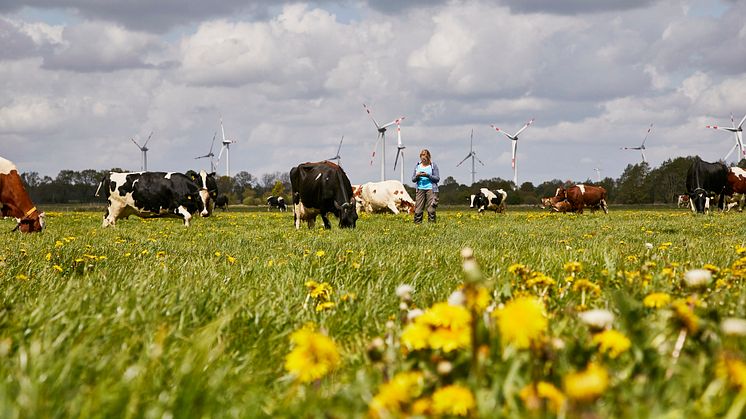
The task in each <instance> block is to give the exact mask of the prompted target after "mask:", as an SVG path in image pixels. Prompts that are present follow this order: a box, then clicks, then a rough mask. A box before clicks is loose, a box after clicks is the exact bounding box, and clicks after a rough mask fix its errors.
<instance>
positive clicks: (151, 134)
mask: <svg viewBox="0 0 746 419" xmlns="http://www.w3.org/2000/svg"><path fill="white" fill-rule="evenodd" d="M152 136H153V131H150V135H148V139H147V140H145V144H143V145H142V147H143V148H145V146H147V145H148V141H150V137H152Z"/></svg>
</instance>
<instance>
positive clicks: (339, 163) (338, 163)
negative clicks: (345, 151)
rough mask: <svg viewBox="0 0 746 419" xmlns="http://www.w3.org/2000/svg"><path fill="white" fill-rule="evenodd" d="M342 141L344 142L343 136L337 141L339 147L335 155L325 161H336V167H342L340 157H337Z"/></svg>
mask: <svg viewBox="0 0 746 419" xmlns="http://www.w3.org/2000/svg"><path fill="white" fill-rule="evenodd" d="M344 140H345V136H344V135H343V136H342V139H341V140H339V147H337V155H336V156H334V157H332V158H331V159H327V160H328V161H333V160H336V161H337V165H338V166H342V156H340V155H339V151H340V150H342V141H344Z"/></svg>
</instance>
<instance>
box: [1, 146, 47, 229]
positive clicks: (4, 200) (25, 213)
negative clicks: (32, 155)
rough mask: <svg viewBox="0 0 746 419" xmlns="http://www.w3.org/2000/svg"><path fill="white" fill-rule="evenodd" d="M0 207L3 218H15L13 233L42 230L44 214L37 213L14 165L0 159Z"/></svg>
mask: <svg viewBox="0 0 746 419" xmlns="http://www.w3.org/2000/svg"><path fill="white" fill-rule="evenodd" d="M0 206H1V207H2V214H3V217H15V219H16V221H18V225H16V228H14V229H13V231H16V230H20V231H22V232H24V233H33V232H37V231H41V230H42V229H43V228H44V213H43V212H39V210H37V209H36V207H35V206H34V204H33V203H32V202H31V198H29V196H28V193H26V189H24V187H23V182H22V181H21V176H19V175H18V169H16V165H15V164H13V162H11V161H10V160H6V159H4V158H2V157H0Z"/></svg>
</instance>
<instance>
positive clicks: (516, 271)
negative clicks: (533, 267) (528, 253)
mask: <svg viewBox="0 0 746 419" xmlns="http://www.w3.org/2000/svg"><path fill="white" fill-rule="evenodd" d="M508 272H510V273H512V274H513V275H517V276H520V277H524V276H526V275H528V274H529V272H530V270H529V269H528V268H527V267H526V265H524V264H522V263H514V264H512V265H510V266H508Z"/></svg>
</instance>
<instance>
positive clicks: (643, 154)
mask: <svg viewBox="0 0 746 419" xmlns="http://www.w3.org/2000/svg"><path fill="white" fill-rule="evenodd" d="M640 154H642V162H643V163H645V162H647V160H645V152H644V151H642V150H640Z"/></svg>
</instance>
